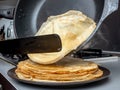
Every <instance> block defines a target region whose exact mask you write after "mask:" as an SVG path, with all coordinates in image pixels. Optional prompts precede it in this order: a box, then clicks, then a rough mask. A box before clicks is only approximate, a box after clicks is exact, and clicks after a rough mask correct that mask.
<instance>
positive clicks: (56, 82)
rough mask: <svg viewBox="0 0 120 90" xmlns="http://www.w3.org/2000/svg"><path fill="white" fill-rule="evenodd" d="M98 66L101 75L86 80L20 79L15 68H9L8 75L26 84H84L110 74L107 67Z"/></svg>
mask: <svg viewBox="0 0 120 90" xmlns="http://www.w3.org/2000/svg"><path fill="white" fill-rule="evenodd" d="M99 68H100V69H101V70H102V71H103V75H102V77H100V78H97V79H94V80H88V81H63V82H61V81H50V80H46V81H45V80H41V81H39V82H38V81H30V80H22V79H19V78H18V77H17V75H16V73H15V69H16V68H12V69H10V70H9V71H8V76H10V77H11V78H13V79H15V80H17V81H20V82H23V83H27V84H34V85H45V86H64V85H84V84H88V83H92V82H96V81H100V80H103V79H105V78H107V77H108V76H109V75H110V71H109V70H108V69H107V68H105V67H101V66H99Z"/></svg>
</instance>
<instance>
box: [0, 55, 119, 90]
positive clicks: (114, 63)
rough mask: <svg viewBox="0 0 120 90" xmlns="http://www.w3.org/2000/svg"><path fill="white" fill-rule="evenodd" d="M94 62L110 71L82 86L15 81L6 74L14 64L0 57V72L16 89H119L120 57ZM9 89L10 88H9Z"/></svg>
mask: <svg viewBox="0 0 120 90" xmlns="http://www.w3.org/2000/svg"><path fill="white" fill-rule="evenodd" d="M93 61H95V62H96V63H98V64H100V65H101V66H104V67H106V68H108V69H109V70H110V71H111V74H110V76H109V78H107V79H104V80H101V81H98V82H94V83H90V84H87V85H84V86H79V85H78V86H74V87H69V88H67V87H59V88H58V87H47V86H37V85H29V84H24V83H20V82H17V81H15V80H13V79H12V78H10V77H9V76H8V75H7V71H8V70H9V69H11V68H13V67H15V66H13V65H12V64H9V63H7V62H5V61H3V60H2V59H0V73H1V74H2V75H3V76H4V77H5V78H6V79H7V80H8V81H9V82H10V83H11V84H12V85H13V86H14V87H15V88H16V89H17V90H62V89H63V90H65V89H68V90H80V89H82V90H119V89H120V85H119V84H120V70H119V69H120V58H118V57H110V58H109V59H104V58H103V59H97V60H94V59H93ZM9 90H11V89H9Z"/></svg>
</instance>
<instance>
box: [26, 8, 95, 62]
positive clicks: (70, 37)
mask: <svg viewBox="0 0 120 90" xmlns="http://www.w3.org/2000/svg"><path fill="white" fill-rule="evenodd" d="M95 27H96V25H95V22H94V21H93V20H92V19H91V18H89V17H87V16H86V15H84V14H83V13H82V12H80V11H76V10H70V11H68V12H66V13H64V14H61V15H57V16H50V17H48V19H47V21H46V22H44V23H43V24H42V26H41V28H40V29H39V31H38V32H37V34H36V35H47V34H58V35H59V36H60V38H61V41H62V50H61V51H60V52H55V53H34V54H28V57H29V58H30V59H31V60H32V61H34V62H36V63H40V64H52V63H55V62H57V61H59V60H60V59H61V58H63V57H64V56H65V55H67V54H68V53H69V52H71V51H72V50H74V49H76V48H77V47H78V46H79V45H81V44H82V43H83V42H84V41H85V40H86V39H87V38H88V37H89V36H90V35H91V33H92V32H93V31H94V29H95ZM49 43H50V42H49Z"/></svg>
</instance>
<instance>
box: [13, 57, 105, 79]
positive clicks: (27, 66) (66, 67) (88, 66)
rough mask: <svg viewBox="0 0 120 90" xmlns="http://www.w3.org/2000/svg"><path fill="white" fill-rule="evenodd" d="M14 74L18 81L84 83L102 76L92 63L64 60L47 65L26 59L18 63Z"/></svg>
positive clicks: (96, 66) (101, 72)
mask: <svg viewBox="0 0 120 90" xmlns="http://www.w3.org/2000/svg"><path fill="white" fill-rule="evenodd" d="M15 72H16V74H17V76H18V77H19V78H20V79H24V80H32V81H44V80H45V81H46V80H48V81H86V80H92V79H96V78H99V77H101V76H102V74H103V71H101V70H100V69H99V67H98V65H97V64H95V63H94V62H90V61H81V60H74V61H73V60H69V59H66V58H64V59H62V60H60V61H58V62H56V63H54V64H49V65H43V64H38V63H35V62H32V61H31V60H29V59H28V60H25V61H21V62H19V64H18V65H17V69H16V71H15Z"/></svg>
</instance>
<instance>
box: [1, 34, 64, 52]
mask: <svg viewBox="0 0 120 90" xmlns="http://www.w3.org/2000/svg"><path fill="white" fill-rule="evenodd" d="M61 48H62V45H61V39H60V37H59V36H58V35H57V34H50V35H42V36H34V37H26V38H18V39H11V40H4V41H0V52H1V53H7V54H27V53H48V52H59V51H60V50H61Z"/></svg>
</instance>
